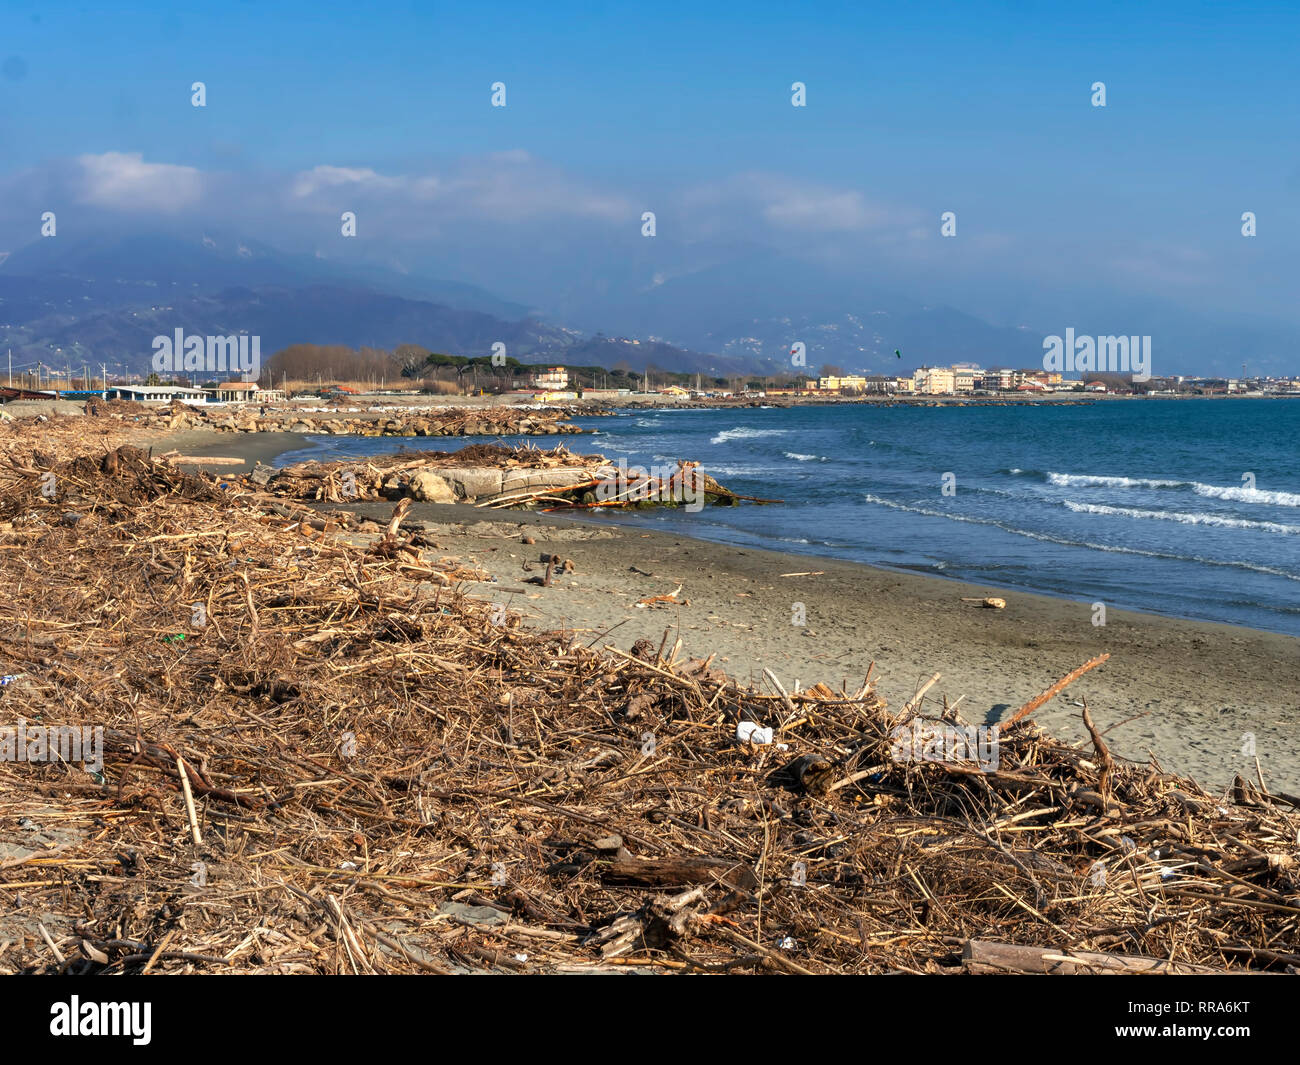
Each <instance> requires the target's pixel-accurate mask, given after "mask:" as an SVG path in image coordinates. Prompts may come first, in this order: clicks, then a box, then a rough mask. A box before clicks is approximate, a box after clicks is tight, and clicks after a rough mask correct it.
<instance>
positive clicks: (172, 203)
mask: <svg viewBox="0 0 1300 1065" xmlns="http://www.w3.org/2000/svg"><path fill="white" fill-rule="evenodd" d="M77 163H78V164H79V165H80V167H81V174H80V177H79V188H78V198H79V200H80V201H81V202H82V203H86V204H90V205H92V206H95V207H108V208H111V209H113V210H119V211H167V212H171V211H179V210H182V209H184V208H186V207H190V206H192V205H193V204H195V203H197V202H198V201H199V199H200V197H201V196H202V193H203V175H202V174H200V173H199V171H197V170H195V169H194V168H193V167H190V166H174V165H172V164H170V163H146V162H145V161H144V156H143V155H141V153H140V152H104V153H103V154H102V155H82V156H79V157H78V158H77Z"/></svg>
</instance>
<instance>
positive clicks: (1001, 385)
mask: <svg viewBox="0 0 1300 1065" xmlns="http://www.w3.org/2000/svg"><path fill="white" fill-rule="evenodd" d="M975 387H976V388H978V389H982V390H983V391H985V392H1010V391H1011V390H1012V389H1013V388H1015V387H1016V371H1015V370H1012V369H1008V368H1007V367H1005V366H995V367H993V368H992V369H990V370H985V371H984V372H983V373H982V374H980V375H979V376H978V377H977V378H976V380H975Z"/></svg>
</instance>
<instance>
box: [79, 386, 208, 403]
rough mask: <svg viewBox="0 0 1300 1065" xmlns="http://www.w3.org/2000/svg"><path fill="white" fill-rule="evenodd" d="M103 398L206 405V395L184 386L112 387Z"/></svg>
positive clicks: (198, 389) (197, 389)
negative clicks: (177, 400)
mask: <svg viewBox="0 0 1300 1065" xmlns="http://www.w3.org/2000/svg"><path fill="white" fill-rule="evenodd" d="M104 398H105V399H131V400H135V402H137V403H170V402H171V401H172V400H174V399H179V400H180V401H181V402H182V403H206V402H207V401H208V394H207V393H206V392H204V391H203V389H201V388H186V387H185V386H184V385H114V386H113V387H112V388H110V389H109V390H108V391H107V392H106V393H105V394H104Z"/></svg>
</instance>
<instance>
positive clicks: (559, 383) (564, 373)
mask: <svg viewBox="0 0 1300 1065" xmlns="http://www.w3.org/2000/svg"><path fill="white" fill-rule="evenodd" d="M532 383H533V387H534V388H542V389H545V390H546V391H547V392H566V391H568V388H569V371H568V370H566V369H565V368H564V367H563V366H550V367H548V368H547V370H546V372H545V373H535V374H533V375H532Z"/></svg>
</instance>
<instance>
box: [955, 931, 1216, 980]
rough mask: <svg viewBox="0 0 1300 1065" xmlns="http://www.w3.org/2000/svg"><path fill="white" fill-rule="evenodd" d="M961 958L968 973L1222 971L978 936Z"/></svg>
mask: <svg viewBox="0 0 1300 1065" xmlns="http://www.w3.org/2000/svg"><path fill="white" fill-rule="evenodd" d="M961 957H962V967H963V968H964V969H965V970H966V971H967V972H969V973H1049V974H1051V975H1053V976H1072V975H1075V974H1079V973H1104V974H1108V975H1114V974H1135V973H1160V974H1165V975H1190V974H1197V973H1201V974H1207V973H1218V972H1222V971H1223V970H1221V969H1215V968H1211V967H1210V966H1208V965H1192V964H1190V963H1188V962H1178V961H1166V960H1165V959H1163V958H1149V957H1144V956H1142V955H1130V954H1105V953H1099V952H1097V951H1091V950H1064V949H1055V948H1051V947H1022V946H1018V945H1017V944H1015V943H991V942H989V941H987V940H981V939H970V940H967V941H966V946H965V947H964V948H963V949H962V955H961Z"/></svg>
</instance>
